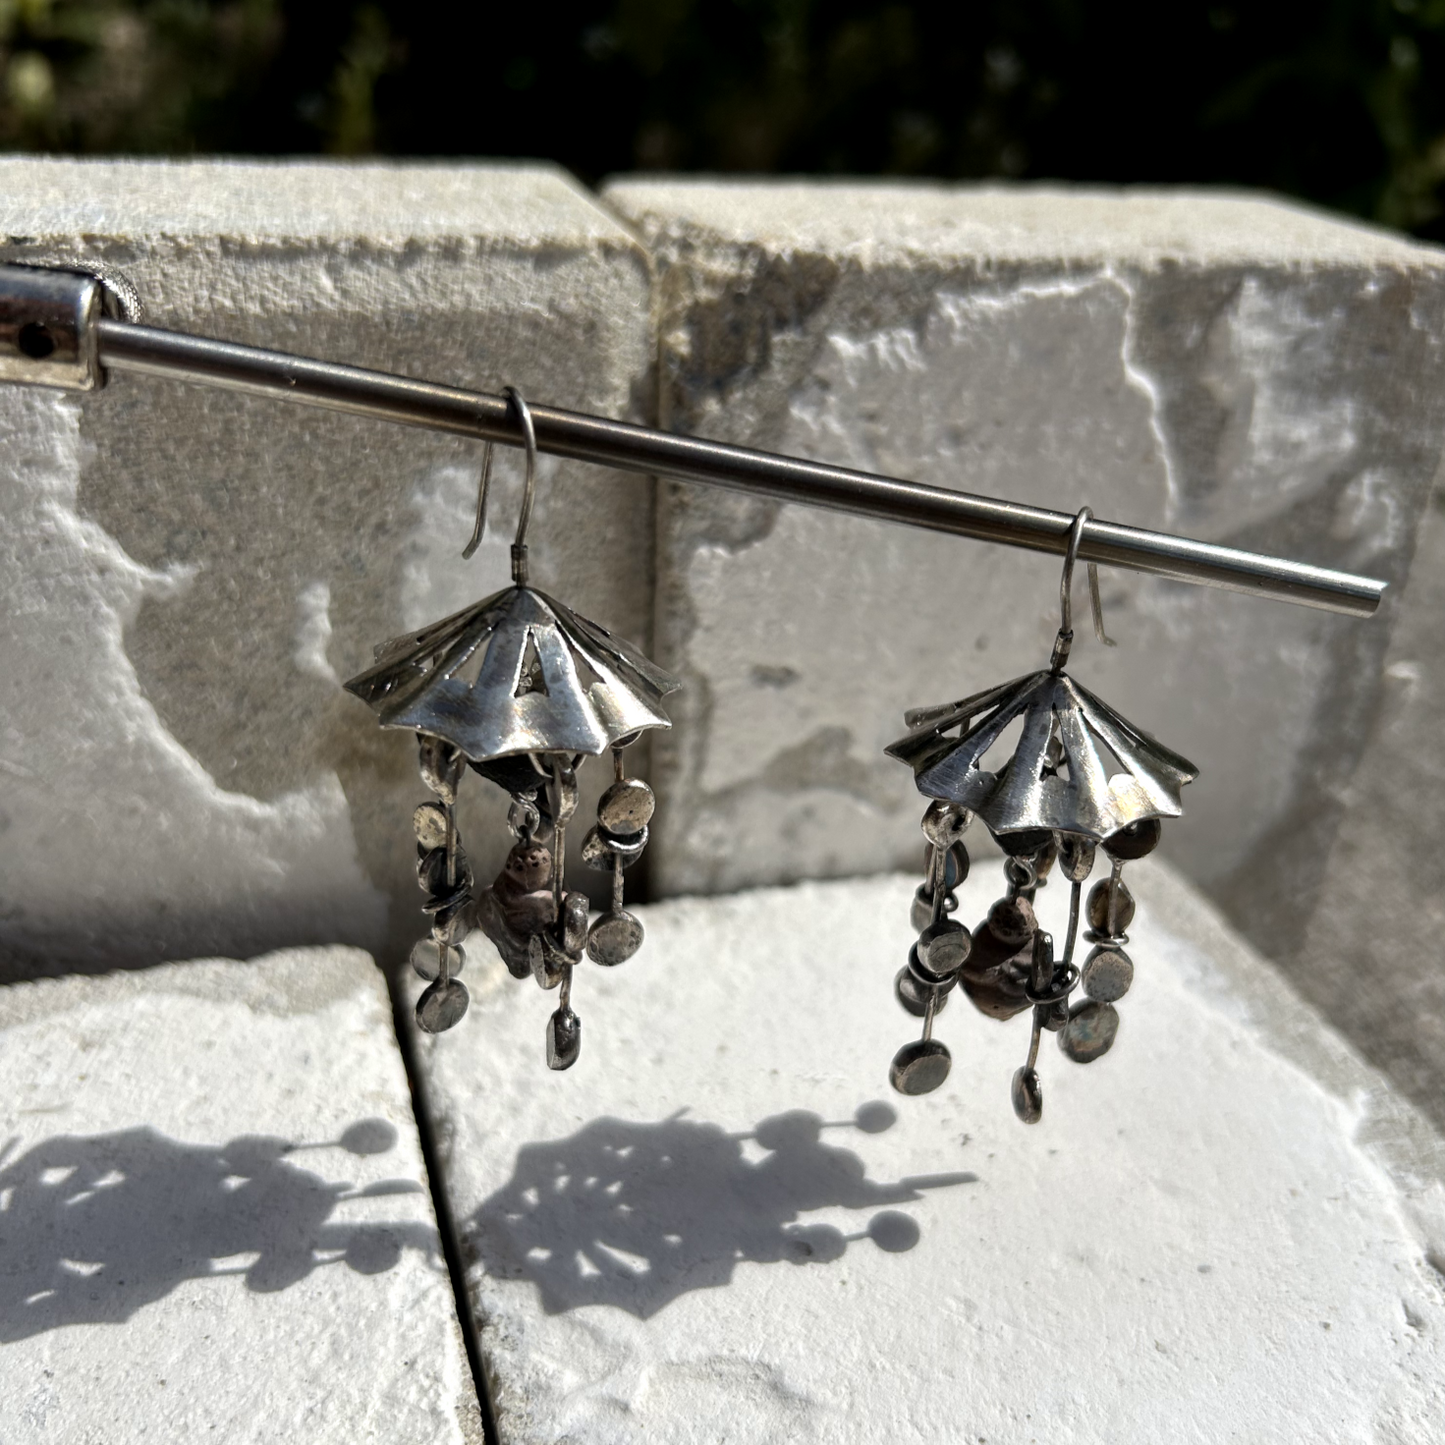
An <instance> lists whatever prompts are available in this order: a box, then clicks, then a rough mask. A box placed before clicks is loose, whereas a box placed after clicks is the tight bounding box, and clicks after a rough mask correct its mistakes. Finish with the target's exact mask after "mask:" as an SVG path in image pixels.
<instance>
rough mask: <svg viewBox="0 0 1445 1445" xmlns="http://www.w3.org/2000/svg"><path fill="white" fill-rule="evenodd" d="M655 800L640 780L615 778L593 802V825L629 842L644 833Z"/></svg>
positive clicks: (654, 806)
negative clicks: (595, 807)
mask: <svg viewBox="0 0 1445 1445" xmlns="http://www.w3.org/2000/svg"><path fill="white" fill-rule="evenodd" d="M656 806H657V800H656V799H655V798H654V797H653V795H652V789H651V788H649V787H648V786H647V784H646V783H644V782H643V781H642V779H641V778H619V779H618V780H617V782H615V783H613V784H612V786H611V787H610V788H608V789H607V791H606V792H605V793H603V795H602V796H601V797H600V798H599V799H598V800H597V823H598V826H599V827H602V828H606V829H607V831H608V832H609V833H617V834H620V835H621V836H622V837H624V838H630V837H632V836H633V835H634V834H637V833H645V832H646V831H647V825H648V824H649V823H650V822H651V821H652V814H653V810H654V809H655V808H656Z"/></svg>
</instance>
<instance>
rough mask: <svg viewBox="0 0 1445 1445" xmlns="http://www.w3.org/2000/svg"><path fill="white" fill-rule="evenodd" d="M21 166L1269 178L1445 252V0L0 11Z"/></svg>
mask: <svg viewBox="0 0 1445 1445" xmlns="http://www.w3.org/2000/svg"><path fill="white" fill-rule="evenodd" d="M0 146H4V147H8V148H10V149H30V150H57V151H76V152H86V151H91V152H93V151H142V152H145V151H150V152H185V151H193V150H195V151H236V152H252V153H287V152H293V153H294V152H306V151H330V152H335V153H342V154H353V155H354V154H365V153H369V152H380V153H391V154H399V155H466V154H482V155H518V156H539V155H540V156H547V157H550V158H553V159H555V160H558V161H560V162H561V163H562V164H564V165H567V166H570V167H571V168H572V169H573V170H575V171H577V172H578V173H579V174H581V175H583V176H584V177H586V178H587V179H596V178H598V177H600V176H602V175H604V174H606V173H608V172H609V171H616V170H630V169H636V168H643V169H648V168H651V169H681V170H711V171H757V172H777V171H785V172H786V171H796V172H809V173H854V174H891V175H930V176H942V177H957V178H982V177H990V176H1002V177H1020V178H1062V179H1074V180H1081V181H1105V182H1134V181H1143V182H1157V183H1192V184H1200V183H1205V184H1227V185H1246V186H1262V187H1268V188H1271V189H1275V190H1281V191H1285V192H1289V193H1293V194H1295V195H1299V196H1303V197H1305V198H1308V199H1311V200H1314V201H1317V202H1320V203H1322V204H1325V205H1330V206H1334V207H1337V208H1340V209H1344V210H1347V211H1352V212H1355V213H1356V214H1359V215H1363V216H1369V217H1372V218H1374V219H1376V220H1378V221H1382V222H1384V223H1386V224H1388V225H1392V226H1399V227H1403V228H1405V229H1408V230H1413V231H1416V232H1417V233H1419V234H1422V235H1429V236H1435V237H1442V238H1445V0H1271V3H1268V4H1260V3H1257V4H1255V5H1253V6H1246V5H1242V4H1233V5H1230V4H1222V3H1218V0H1203V3H1200V0H1177V3H1175V4H1173V5H1169V6H1161V5H1158V4H1157V0H1155V3H1149V4H1145V3H1142V0H1113V3H1108V4H1105V3H1102V0H971V3H961V0H952V3H916V4H903V3H896V0H894V3H889V0H883V3H879V0H594V3H586V0H551V3H548V4H547V5H546V6H545V7H544V6H532V7H519V6H516V5H515V4H513V5H509V6H505V7H504V6H498V5H492V4H487V3H478V0H473V3H470V4H450V5H438V4H435V3H432V4H428V3H425V0H409V3H402V0H225V3H208V0H0Z"/></svg>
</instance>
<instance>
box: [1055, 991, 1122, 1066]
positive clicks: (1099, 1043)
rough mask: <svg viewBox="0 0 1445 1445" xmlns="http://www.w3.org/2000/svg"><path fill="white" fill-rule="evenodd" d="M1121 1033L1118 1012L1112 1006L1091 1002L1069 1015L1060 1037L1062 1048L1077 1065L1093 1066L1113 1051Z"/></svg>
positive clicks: (1078, 1005)
mask: <svg viewBox="0 0 1445 1445" xmlns="http://www.w3.org/2000/svg"><path fill="white" fill-rule="evenodd" d="M1118 1032H1119V1011H1118V1010H1117V1009H1116V1008H1115V1007H1114V1005H1113V1004H1111V1003H1100V1002H1098V1001H1096V1000H1094V999H1089V1000H1087V1001H1085V1002H1083V1003H1077V1004H1075V1005H1074V1007H1073V1008H1072V1009H1071V1010H1070V1011H1069V1021H1068V1023H1066V1024H1065V1025H1064V1027H1063V1030H1062V1031H1061V1032H1060V1034H1059V1047H1060V1048H1061V1049H1062V1050H1063V1051H1064V1053H1065V1055H1066V1056H1067V1057H1069V1058H1071V1059H1072V1060H1073V1061H1074V1062H1075V1063H1076V1064H1091V1063H1093V1061H1094V1060H1095V1059H1098V1058H1102V1057H1103V1056H1104V1055H1105V1054H1107V1053H1108V1052H1109V1050H1110V1049H1112V1048H1113V1047H1114V1039H1115V1037H1116V1035H1117V1034H1118Z"/></svg>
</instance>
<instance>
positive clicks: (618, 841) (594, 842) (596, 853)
mask: <svg viewBox="0 0 1445 1445" xmlns="http://www.w3.org/2000/svg"><path fill="white" fill-rule="evenodd" d="M646 847H647V829H646V828H644V829H643V830H642V831H641V832H640V833H633V834H632V835H631V836H627V837H625V836H622V835H620V834H617V833H612V832H609V831H608V830H607V829H606V828H603V827H601V826H598V827H596V828H591V829H589V830H588V833H587V836H586V837H585V838H584V839H583V840H582V861H583V862H584V863H585V864H586V865H587V866H588V867H589V868H597V869H600V870H601V871H602V872H604V873H610V872H611V871H612V868H613V865H614V863H620V864H621V865H622V866H623V867H624V868H630V867H631V866H632V865H633V864H634V863H635V862H637V860H638V859H639V858H640V857H642V850H643V849H644V848H646Z"/></svg>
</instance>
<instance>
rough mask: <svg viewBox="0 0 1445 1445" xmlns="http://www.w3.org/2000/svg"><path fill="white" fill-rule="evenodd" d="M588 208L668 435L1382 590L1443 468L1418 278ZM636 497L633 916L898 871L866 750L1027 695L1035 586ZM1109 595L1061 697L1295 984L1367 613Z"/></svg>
mask: <svg viewBox="0 0 1445 1445" xmlns="http://www.w3.org/2000/svg"><path fill="white" fill-rule="evenodd" d="M605 197H606V199H607V200H608V201H609V202H610V203H611V204H612V205H613V206H615V207H616V208H617V209H618V210H619V211H621V212H622V213H623V214H624V215H625V216H627V217H628V219H629V220H631V221H632V222H633V223H634V224H635V225H636V226H637V227H638V229H639V231H640V232H641V234H642V235H643V236H644V238H645V239H646V240H647V241H648V243H649V244H650V245H651V246H652V247H653V248H654V253H655V258H656V262H657V265H658V268H659V282H658V286H659V296H660V309H661V316H660V325H661V328H662V342H661V359H660V380H661V388H662V389H661V399H660V408H661V415H662V416H663V418H664V420H665V421H666V423H667V424H668V425H669V426H671V427H674V428H676V429H679V430H682V431H687V432H695V433H700V434H705V435H709V436H717V437H721V438H724V439H727V440H731V441H741V442H747V443H751V444H755V445H761V446H764V447H770V448H776V449H779V450H782V451H786V452H793V453H796V454H799V455H802V456H807V457H814V458H818V459H820V460H825V461H829V462H836V463H842V464H845V465H851V466H859V467H863V468H866V469H869V470H876V471H882V472H885V473H889V474H892V475H899V476H907V477H912V478H916V479H917V480H920V481H924V482H928V483H931V484H933V485H935V486H942V487H949V488H956V489H961V490H968V491H976V492H980V493H984V494H987V495H991V496H998V497H1008V498H1015V499H1018V500H1020V501H1025V502H1032V503H1036V504H1040V505H1048V506H1053V507H1057V508H1060V509H1065V510H1069V511H1073V510H1076V509H1077V508H1078V507H1080V506H1082V505H1085V504H1088V505H1090V506H1092V507H1093V508H1094V510H1095V513H1096V514H1097V515H1099V516H1100V517H1105V518H1108V519H1110V520H1114V521H1120V522H1127V523H1133V524H1136V525H1140V526H1145V527H1153V528H1160V529H1163V530H1167V531H1175V532H1181V533H1184V534H1187V535H1191V536H1196V537H1202V538H1206V539H1209V540H1213V541H1220V542H1225V543H1230V544H1233V545H1238V546H1243V547H1246V548H1251V549H1256V550H1260V551H1264V552H1274V553H1279V554H1283V555H1288V556H1293V557H1299V558H1302V559H1304V560H1308V561H1313V562H1317V563H1322V564H1326V565H1331V566H1339V567H1345V568H1349V569H1353V570H1358V571H1364V572H1368V573H1370V574H1372V575H1376V576H1381V577H1385V578H1387V579H1389V580H1390V581H1391V582H1392V583H1399V582H1400V581H1402V580H1403V578H1404V576H1405V573H1406V569H1407V567H1408V564H1409V560H1410V555H1411V550H1412V547H1413V538H1414V531H1415V525H1416V521H1417V518H1418V516H1419V513H1420V510H1421V507H1422V506H1423V503H1424V499H1425V496H1426V494H1427V491H1428V489H1429V485H1430V482H1431V479H1432V478H1433V476H1434V474H1435V472H1436V469H1437V467H1438V464H1439V460H1440V454H1441V440H1442V434H1445V407H1442V402H1441V400H1440V398H1441V396H1442V395H1445V386H1442V383H1445V370H1442V368H1445V348H1442V338H1445V255H1442V253H1441V252H1440V251H1438V250H1435V249H1432V248H1427V247H1421V246H1415V245H1411V244H1408V243H1406V242H1405V241H1402V240H1400V239H1398V238H1395V237H1392V236H1389V235H1385V234H1383V233H1380V232H1376V231H1372V230H1369V229H1368V228H1365V227H1361V226H1356V225H1349V224H1345V223H1342V222H1339V221H1336V220H1332V219H1327V218H1325V217H1322V216H1320V215H1316V214H1313V213H1310V212H1308V211H1305V210H1302V209H1300V208H1297V207H1292V206H1285V205H1281V204H1277V203H1274V202H1270V201H1266V200H1260V199H1248V198H1231V197H1224V196H1214V195H1204V194H1187V193H1167V192H1166V193H1155V192H1103V191H1087V190H1076V189H1064V188H1041V189H1024V188H1014V189H989V188H982V189H980V188H973V187H945V186H916V185H885V184H870V185H859V184H826V183H791V182H789V183H776V184H773V183H754V182H738V183H728V182H721V181H697V182H686V181H676V180H666V179H658V180H646V179H628V178H624V179H622V180H620V181H617V182H614V183H613V184H612V185H610V186H609V187H608V188H607V189H606V192H605ZM664 493H665V494H664V495H663V496H661V497H660V516H661V531H660V535H659V543H658V546H659V553H658V557H659V566H658V577H659V582H658V585H659V604H658V618H659V637H658V652H659V660H660V661H662V662H663V663H664V665H667V666H670V667H672V668H673V669H674V670H676V671H679V672H680V673H681V675H682V676H683V677H684V679H685V682H686V691H685V692H684V693H683V694H680V695H679V700H678V710H677V713H678V718H679V726H678V728H677V729H676V731H675V733H674V735H673V737H672V739H671V740H670V742H669V743H668V744H667V748H666V751H664V752H662V753H661V754H660V758H661V763H660V767H661V771H660V775H659V778H660V783H661V785H662V789H663V793H664V806H663V808H662V809H661V810H660V813H659V819H658V825H657V828H656V840H655V843H654V847H655V849H656V856H655V862H654V868H655V877H656V879H657V881H658V883H659V884H660V885H661V887H662V888H663V889H664V890H665V891H669V892H683V891H698V890H703V891H716V890H725V889H729V888H734V887H738V886H741V885H746V884H752V883H759V882H770V881H781V880H787V879H792V878H798V877H806V876H817V875H820V874H849V873H858V872H868V871H873V870H876V869H879V868H882V867H886V866H894V865H898V864H900V863H907V864H908V865H909V866H910V867H911V866H913V864H914V861H915V859H916V857H917V852H918V847H919V843H918V835H917V822H916V819H917V813H918V801H917V798H916V796H915V795H914V793H913V790H912V787H911V785H910V783H909V780H908V779H907V777H906V776H905V775H904V773H903V770H902V769H901V768H900V767H899V766H898V765H897V764H895V763H892V762H890V761H889V760H888V759H886V758H884V756H883V753H882V749H883V746H884V745H885V744H886V743H887V742H889V741H890V740H892V739H893V738H895V737H897V736H898V735H899V733H900V732H901V730H902V729H901V713H902V710H903V708H904V707H906V706H914V705H918V704H923V703H929V702H937V701H940V700H942V699H945V698H949V697H961V696H964V695H966V694H967V693H969V692H971V691H974V690H976V689H981V688H983V687H986V686H990V685H993V684H996V683H998V682H1002V681H1006V680H1008V679H1009V678H1011V677H1014V676H1017V675H1019V674H1021V673H1024V672H1026V671H1029V670H1031V669H1033V668H1035V667H1038V666H1040V665H1042V664H1043V663H1044V662H1045V660H1046V659H1047V656H1048V649H1049V644H1050V641H1051V639H1052V636H1053V632H1054V629H1055V628H1056V627H1057V625H1058V621H1057V602H1056V600H1055V599H1056V596H1057V579H1058V562H1057V560H1056V559H1048V558H1043V557H1037V556H1032V555H1029V554H1024V553H1019V552H1015V551H1011V550H1004V549H1001V548H998V547H992V546H983V545H980V544H977V543H973V542H968V541H959V540H954V539H948V538H943V537H935V536H924V535H921V534H918V533H913V532H908V531H904V530H901V529H889V528H886V527H879V526H878V525H876V524H873V523H868V522H863V521H859V520H855V519H850V518H840V517H834V516H828V515H825V514H822V513H815V512H811V511H808V510H806V509H803V508H799V507H784V506H779V505H777V504H773V503H761V502H751V501H747V500H741V499H739V498H737V497H731V496H726V495H709V494H707V493H705V492H703V491H702V490H700V489H690V488H684V487H678V486H669V487H667V488H665V489H664ZM1103 581H1104V600H1105V607H1106V614H1107V622H1108V625H1109V629H1110V631H1111V633H1112V634H1113V636H1114V637H1115V638H1116V639H1118V642H1119V647H1118V649H1117V650H1116V651H1110V652H1105V651H1103V650H1101V649H1099V648H1098V647H1096V646H1094V645H1093V644H1092V639H1091V638H1090V637H1088V636H1087V635H1085V636H1083V637H1082V638H1081V640H1080V642H1079V644H1078V646H1077V648H1076V653H1075V658H1074V670H1075V672H1076V674H1077V675H1078V676H1079V678H1080V680H1081V681H1082V682H1084V683H1085V685H1087V686H1088V687H1090V688H1091V689H1093V690H1094V691H1096V692H1098V693H1099V694H1100V695H1101V696H1103V697H1104V698H1106V699H1107V700H1108V701H1110V702H1111V703H1112V704H1114V705H1115V706H1116V707H1118V708H1119V709H1120V710H1121V711H1122V712H1123V713H1124V714H1125V716H1127V717H1129V718H1131V719H1132V720H1133V721H1134V722H1136V723H1137V724H1138V725H1140V726H1141V727H1143V728H1145V729H1147V730H1149V731H1151V732H1153V733H1155V734H1157V735H1158V736H1159V737H1160V738H1161V739H1163V740H1164V741H1166V742H1168V743H1169V744H1170V745H1171V746H1173V747H1175V748H1177V749H1178V750H1179V751H1181V752H1182V753H1184V754H1185V756H1187V757H1189V758H1191V759H1192V760H1193V761H1194V762H1196V763H1197V764H1199V765H1200V767H1201V769H1202V773H1201V777H1200V779H1199V781H1198V782H1197V783H1196V784H1195V785H1194V786H1192V787H1191V788H1190V789H1189V791H1188V794H1187V795H1186V818H1185V820H1184V822H1183V823H1181V824H1180V825H1178V826H1177V827H1172V828H1171V829H1169V830H1168V833H1167V840H1168V841H1167V847H1168V849H1169V850H1170V854H1171V856H1172V857H1173V858H1174V859H1175V860H1176V861H1177V862H1178V863H1179V864H1180V866H1182V867H1183V868H1184V869H1185V870H1186V871H1187V872H1188V873H1189V874H1190V875H1191V876H1192V877H1194V878H1195V879H1196V880H1198V881H1200V882H1202V883H1203V884H1204V885H1205V886H1206V887H1208V888H1210V889H1211V890H1212V891H1213V892H1214V894H1215V896H1216V897H1218V898H1219V899H1220V901H1221V902H1222V903H1223V904H1224V905H1225V906H1226V907H1227V908H1228V909H1229V910H1230V912H1231V914H1232V916H1233V917H1234V918H1235V919H1236V920H1237V921H1238V922H1239V923H1240V924H1241V926H1243V927H1244V928H1245V929H1246V930H1247V931H1248V932H1249V933H1250V934H1251V936H1252V937H1254V938H1255V939H1256V940H1257V941H1260V942H1262V943H1263V944H1265V945H1266V946H1267V947H1268V948H1269V949H1270V950H1272V951H1275V952H1279V953H1286V952H1289V951H1291V950H1292V949H1294V948H1295V947H1297V946H1298V942H1299V937H1300V933H1301V929H1302V925H1303V923H1304V921H1305V919H1306V918H1307V917H1308V915H1309V912H1310V910H1311V908H1312V906H1313V902H1314V899H1315V895H1316V891H1317V888H1318V881H1319V877H1320V873H1321V868H1320V859H1321V856H1322V855H1323V854H1324V853H1325V852H1326V851H1327V849H1328V845H1329V840H1330V837H1331V836H1332V833H1333V828H1334V825H1335V820H1336V817H1337V810H1338V803H1337V795H1338V793H1339V791H1340V789H1341V788H1342V787H1343V786H1344V784H1345V783H1346V782H1347V781H1348V779H1349V776H1350V773H1351V771H1352V769H1353V767H1354V765H1355V761H1356V759H1357V758H1358V756H1359V752H1360V748H1361V745H1362V743H1363V740H1364V737H1365V733H1366V731H1367V728H1368V723H1369V718H1370V715H1371V711H1372V708H1373V704H1374V699H1375V696H1376V694H1377V691H1378V687H1379V676H1380V669H1381V660H1382V658H1383V656H1384V651H1385V647H1386V643H1387V641H1388V635H1389V627H1390V617H1389V615H1388V614H1387V615H1386V616H1385V617H1384V618H1383V619H1381V620H1377V621H1375V622H1371V623H1359V622H1355V621H1349V620H1344V619H1340V618H1335V617H1330V616H1325V615H1321V614H1318V613H1313V612H1308V611H1305V610H1302V609H1297V608H1292V607H1288V606H1283V605H1280V604H1275V603H1269V602H1264V601H1259V600H1255V599H1251V598H1246V597H1242V596H1239V595H1234V594H1224V593H1216V592H1206V591H1201V590H1200V589H1197V588H1193V587H1186V586H1182V585H1180V584H1174V583H1168V582H1161V581H1157V580H1151V579H1145V578H1141V577H1139V576H1136V575H1133V574H1125V573H1122V572H1112V573H1111V572H1107V571H1106V572H1105V574H1104V578H1103ZM1079 595H1080V598H1081V599H1082V596H1083V591H1082V586H1081V587H1080V593H1079ZM1084 630H1085V631H1086V629H1084Z"/></svg>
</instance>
